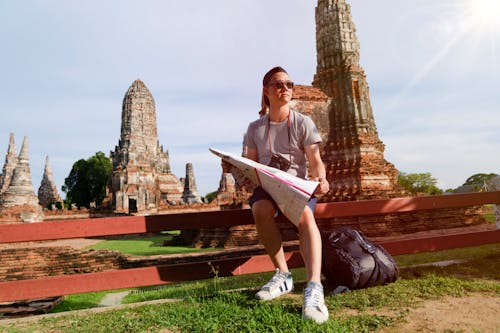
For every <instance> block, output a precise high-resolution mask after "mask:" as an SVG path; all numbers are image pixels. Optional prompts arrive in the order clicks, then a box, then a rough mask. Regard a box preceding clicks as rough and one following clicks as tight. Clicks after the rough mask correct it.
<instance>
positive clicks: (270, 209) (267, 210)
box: [252, 200, 276, 223]
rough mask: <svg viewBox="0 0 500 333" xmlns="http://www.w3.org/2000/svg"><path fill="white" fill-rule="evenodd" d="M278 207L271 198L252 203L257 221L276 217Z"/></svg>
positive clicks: (253, 213)
mask: <svg viewBox="0 0 500 333" xmlns="http://www.w3.org/2000/svg"><path fill="white" fill-rule="evenodd" d="M275 213H276V207H274V205H273V203H272V202H271V201H269V200H259V201H257V202H255V203H254V204H253V205H252V215H253V217H254V220H255V223H259V222H260V221H265V220H269V219H270V218H273V217H274V214H275Z"/></svg>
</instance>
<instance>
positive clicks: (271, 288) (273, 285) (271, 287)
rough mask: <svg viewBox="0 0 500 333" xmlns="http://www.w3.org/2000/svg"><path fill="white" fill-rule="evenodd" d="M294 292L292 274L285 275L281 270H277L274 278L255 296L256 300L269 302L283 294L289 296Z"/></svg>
mask: <svg viewBox="0 0 500 333" xmlns="http://www.w3.org/2000/svg"><path fill="white" fill-rule="evenodd" d="M292 290H293V279H292V273H290V272H287V273H283V272H281V271H280V270H279V268H276V273H275V274H274V276H273V277H272V278H271V280H269V282H268V283H266V284H265V285H264V286H263V287H262V288H261V289H260V290H259V292H258V293H256V294H255V298H257V299H259V300H262V301H269V300H272V299H274V298H276V297H279V296H281V295H283V294H287V293H289V292H291V291H292Z"/></svg>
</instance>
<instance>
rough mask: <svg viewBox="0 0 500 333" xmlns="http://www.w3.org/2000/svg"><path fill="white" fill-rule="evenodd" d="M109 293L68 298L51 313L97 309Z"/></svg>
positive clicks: (99, 292) (103, 292) (86, 294)
mask: <svg viewBox="0 0 500 333" xmlns="http://www.w3.org/2000/svg"><path fill="white" fill-rule="evenodd" d="M109 293H110V292H109V291H98V292H94V293H85V294H76V295H71V296H67V297H66V298H65V299H64V300H63V301H62V302H61V303H59V304H58V305H56V306H55V307H54V308H52V310H51V311H50V312H52V313H55V312H64V311H73V310H81V309H90V308H95V307H96V306H98V304H99V302H100V301H101V299H102V298H103V297H104V296H105V295H107V294H109ZM68 300H69V301H68Z"/></svg>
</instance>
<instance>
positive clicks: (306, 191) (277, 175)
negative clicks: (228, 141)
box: [209, 148, 319, 226]
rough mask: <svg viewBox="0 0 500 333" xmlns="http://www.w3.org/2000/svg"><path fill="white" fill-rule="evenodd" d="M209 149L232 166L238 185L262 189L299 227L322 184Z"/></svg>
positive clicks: (232, 172)
mask: <svg viewBox="0 0 500 333" xmlns="http://www.w3.org/2000/svg"><path fill="white" fill-rule="evenodd" d="M209 150H210V151H211V152H212V153H214V154H215V155H217V156H219V157H220V158H222V160H224V161H225V162H227V163H229V164H230V165H231V166H232V167H231V174H232V175H233V177H234V179H235V180H236V182H237V183H238V185H240V186H243V187H255V186H261V187H262V188H263V189H264V190H265V191H266V192H267V193H269V195H270V196H271V197H272V198H273V199H274V201H275V202H276V204H277V205H278V208H279V210H280V211H281V212H282V213H283V214H284V215H285V216H286V217H287V218H288V219H289V220H290V221H291V222H292V223H293V224H295V225H296V226H298V224H299V219H300V216H301V215H302V212H303V211H304V207H305V206H306V204H307V202H308V201H309V199H310V198H311V196H312V195H313V193H314V190H315V189H316V187H317V186H318V184H319V182H316V181H310V180H305V179H302V178H298V177H295V176H292V175H291V174H289V173H287V172H284V171H281V170H279V169H276V168H272V167H270V166H267V165H263V164H260V163H257V162H255V161H252V160H250V159H248V158H245V157H241V156H237V155H234V154H230V153H226V152H223V151H220V150H217V149H214V148H209Z"/></svg>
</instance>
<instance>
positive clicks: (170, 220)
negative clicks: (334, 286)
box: [0, 191, 500, 243]
mask: <svg viewBox="0 0 500 333" xmlns="http://www.w3.org/2000/svg"><path fill="white" fill-rule="evenodd" d="M487 203H500V191H497V192H484V193H467V194H451V195H441V196H427V197H408V198H395V199H387V200H365V201H349V202H331V203H324V204H318V205H317V207H316V211H315V215H316V217H317V218H334V217H345V216H363V215H374V214H388V213H397V212H408V211H414V210H424V209H436V208H449V207H464V206H473V205H482V204H487ZM242 224H253V219H252V214H251V212H250V210H249V209H236V210H222V211H207V212H196V213H181V214H166V215H151V216H123V217H107V218H97V219H79V220H61V221H53V222H43V223H30V224H26V223H17V224H0V243H14V242H25V241H40V240H53V239H65V238H82V237H95V236H108V235H125V234H136V233H145V232H159V231H164V230H181V229H199V228H218V227H230V226H234V225H242Z"/></svg>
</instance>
